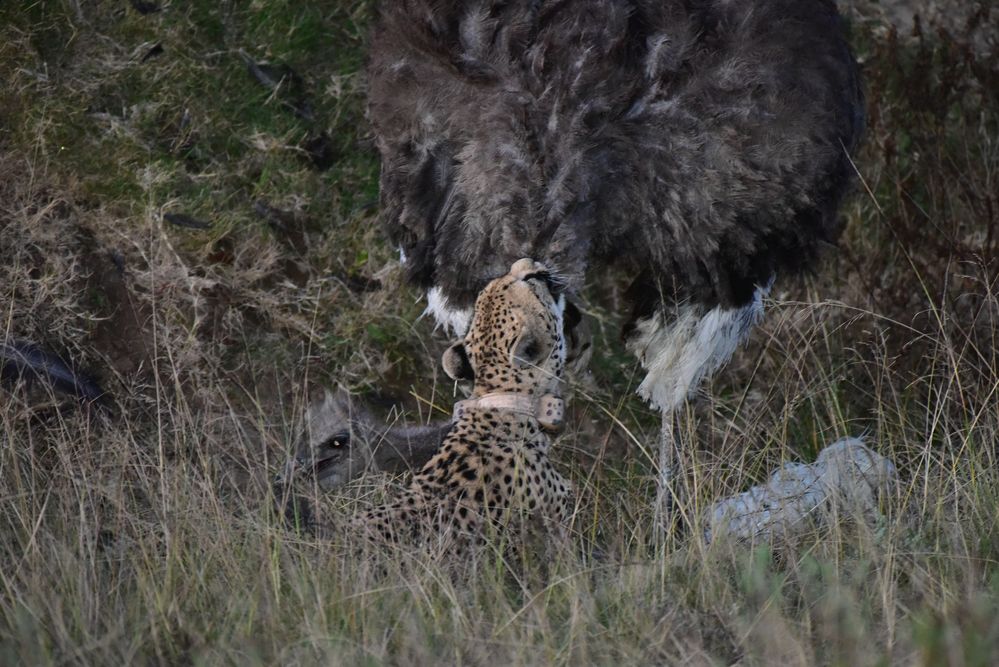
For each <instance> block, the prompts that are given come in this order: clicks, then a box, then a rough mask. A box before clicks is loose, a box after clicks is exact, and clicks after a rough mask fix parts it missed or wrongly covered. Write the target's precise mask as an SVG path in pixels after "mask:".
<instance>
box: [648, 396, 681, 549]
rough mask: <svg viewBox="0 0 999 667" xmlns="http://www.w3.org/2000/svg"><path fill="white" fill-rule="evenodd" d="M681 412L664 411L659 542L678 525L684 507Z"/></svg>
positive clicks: (658, 497)
mask: <svg viewBox="0 0 999 667" xmlns="http://www.w3.org/2000/svg"><path fill="white" fill-rule="evenodd" d="M678 412H679V409H678V408H673V409H665V410H663V411H662V425H661V426H660V430H659V452H658V458H659V460H658V461H657V467H658V469H659V470H658V476H657V479H656V482H657V488H656V506H655V526H656V533H657V541H660V542H661V541H662V540H664V539H665V538H666V537H668V536H669V534H670V533H671V529H672V528H673V527H674V526H676V524H677V521H676V511H677V509H678V507H679V504H680V503H679V499H680V497H681V489H680V484H682V483H683V475H682V470H681V464H680V462H681V452H680V447H681V439H680V429H679V426H678V419H677V413H678Z"/></svg>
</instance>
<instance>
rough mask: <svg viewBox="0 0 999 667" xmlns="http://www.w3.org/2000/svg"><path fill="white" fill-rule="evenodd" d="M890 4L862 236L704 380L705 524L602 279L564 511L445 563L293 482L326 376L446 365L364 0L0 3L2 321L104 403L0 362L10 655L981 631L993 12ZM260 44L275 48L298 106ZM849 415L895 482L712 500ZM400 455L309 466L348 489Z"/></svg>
mask: <svg viewBox="0 0 999 667" xmlns="http://www.w3.org/2000/svg"><path fill="white" fill-rule="evenodd" d="M15 4H17V3H15ZM868 4H869V3H867V4H865V3H860V2H858V3H852V4H851V5H850V6H851V7H856V9H855V10H854V12H853V14H852V15H851V16H852V17H853V31H854V42H855V45H856V47H857V50H858V53H859V55H860V56H861V58H862V60H863V63H864V69H865V74H866V79H867V82H868V83H867V88H868V98H869V109H870V128H869V132H868V138H867V143H866V147H865V149H864V153H863V155H861V156H860V159H859V160H858V165H857V166H858V172H859V174H860V177H861V182H860V184H859V186H858V194H857V196H856V197H855V198H854V199H853V200H852V202H851V204H850V205H849V207H848V209H847V210H846V211H845V215H846V217H847V227H846V234H845V237H844V239H843V243H842V247H841V249H840V250H839V251H834V252H830V254H829V260H828V261H827V262H826V265H825V266H823V267H822V268H821V269H820V270H819V271H818V272H817V274H816V275H815V276H813V277H810V278H809V279H806V280H802V281H799V282H785V283H782V284H779V285H778V289H777V290H776V291H775V292H774V295H773V299H772V301H771V303H770V304H769V316H768V318H767V320H766V322H765V324H764V327H763V329H762V330H761V331H760V332H758V333H757V335H756V337H755V338H754V341H753V343H752V345H751V346H750V347H749V348H748V349H747V350H745V351H744V352H743V353H742V354H741V355H740V356H739V358H738V359H737V360H736V361H735V362H734V363H733V364H732V365H731V366H730V368H729V369H728V370H727V371H726V372H725V373H722V374H720V376H719V377H718V379H717V380H716V382H715V384H714V386H713V387H711V388H710V391H706V392H705V395H704V397H703V398H702V399H701V400H699V401H697V402H695V403H694V404H693V405H692V406H691V408H690V418H689V419H686V420H684V425H685V427H686V430H685V433H684V437H685V441H686V445H687V450H686V451H687V452H688V454H687V456H688V461H687V463H688V469H689V470H690V471H691V472H690V475H689V476H688V478H687V480H686V481H687V483H688V484H689V486H690V489H689V491H690V493H689V495H688V497H689V498H691V502H690V504H689V507H685V508H684V510H685V511H686V512H687V513H688V515H689V517H690V518H691V521H692V524H693V525H692V530H691V531H690V532H689V533H688V534H687V536H686V537H684V536H680V535H673V536H670V537H668V538H666V539H665V540H660V539H658V538H657V537H656V536H655V534H654V531H653V530H652V511H653V507H652V498H653V497H654V493H655V490H654V488H653V475H652V470H653V467H652V462H651V458H650V455H649V451H650V445H651V444H652V443H654V442H655V437H656V425H655V419H654V416H653V415H650V414H649V412H648V410H647V409H646V408H645V407H644V406H642V405H641V404H640V402H639V401H637V400H636V399H635V398H634V397H633V394H632V390H633V389H634V385H635V377H636V371H635V364H634V362H633V361H632V360H630V359H628V358H627V357H626V356H624V355H623V353H622V352H621V350H619V349H618V348H617V347H615V345H616V342H615V340H616V329H617V321H616V318H615V315H614V312H615V311H614V308H613V307H612V306H613V301H614V296H615V293H616V291H617V290H618V289H620V286H619V285H617V284H616V283H615V282H614V281H610V282H607V281H604V282H602V283H601V284H594V285H593V286H592V288H591V294H590V297H591V303H590V310H591V313H592V316H593V319H594V329H595V331H596V333H597V338H598V341H603V342H604V345H602V346H600V348H599V352H598V355H597V358H596V359H595V361H594V366H593V368H594V371H593V378H592V381H589V382H587V383H586V384H585V385H581V386H580V387H579V388H578V389H579V391H578V392H577V399H576V401H575V405H574V408H573V413H574V414H573V427H572V428H570V429H569V432H568V433H567V434H566V436H565V437H564V438H563V439H562V440H561V441H560V443H559V445H557V449H559V450H560V451H561V457H562V461H561V463H562V466H563V467H564V468H565V469H567V471H568V472H569V474H570V476H571V477H572V479H573V481H574V483H575V484H576V486H577V488H578V489H579V490H580V493H579V496H580V501H579V507H578V510H577V514H576V518H575V521H574V524H573V530H574V533H575V534H576V540H575V542H574V545H573V549H571V550H569V551H567V552H565V553H560V554H558V555H557V556H555V557H554V558H552V559H550V560H544V559H541V558H538V557H537V554H533V553H532V552H531V551H530V550H525V551H523V552H512V551H510V550H509V549H506V548H504V545H500V544H497V545H495V547H494V548H491V549H489V550H487V551H486V552H485V553H483V554H480V555H479V556H477V557H476V558H475V559H472V560H471V562H467V563H459V564H455V563H450V562H447V561H446V560H444V561H441V560H434V559H431V558H429V557H426V556H423V555H419V554H415V555H414V554H411V553H396V552H392V551H391V550H388V551H386V552H379V553H359V552H358V551H357V549H356V545H353V544H351V543H350V541H349V540H347V539H344V540H342V541H341V540H337V541H333V542H321V541H317V540H314V539H312V538H309V537H307V536H302V535H297V534H294V533H293V532H291V531H289V530H287V529H286V527H285V526H284V524H283V521H282V517H280V516H278V514H277V512H276V511H275V510H274V506H275V504H274V498H273V495H272V490H271V485H270V479H271V476H272V475H273V474H274V473H275V472H276V471H277V470H278V468H279V467H280V465H281V464H282V463H283V461H284V456H285V454H286V452H287V451H288V448H289V447H290V443H291V441H292V439H293V438H294V436H295V434H296V432H297V430H298V428H299V423H298V421H299V419H300V416H301V414H302V408H303V404H304V402H305V397H306V395H307V394H308V392H309V390H310V389H312V388H314V387H316V386H329V385H332V384H336V383H340V384H343V385H345V386H347V387H349V388H351V389H352V390H354V391H356V392H359V393H363V394H366V396H367V398H368V400H369V401H370V402H372V403H374V404H376V405H377V406H380V407H383V408H385V407H386V406H392V410H391V412H390V416H393V417H395V418H406V419H412V420H419V419H422V420H425V419H428V418H430V417H431V416H434V415H433V410H434V409H433V408H430V407H428V406H430V405H438V406H441V407H443V408H445V409H447V408H449V407H450V402H451V388H450V387H448V386H445V385H444V383H438V382H436V379H435V378H436V375H435V373H436V370H435V368H436V359H437V358H438V356H439V353H440V350H441V349H442V347H443V345H444V344H445V343H446V341H444V340H443V338H441V337H440V336H439V334H436V333H434V332H433V331H431V328H430V325H429V324H428V323H427V322H425V321H418V320H417V315H418V314H419V312H420V310H421V304H420V303H418V302H417V295H416V294H413V293H411V292H409V291H407V290H406V289H404V288H402V287H401V283H400V278H399V276H398V274H397V272H396V270H395V269H394V268H393V266H394V265H393V263H392V262H393V260H392V258H391V252H390V249H388V248H385V247H384V246H383V245H382V243H381V240H380V236H379V235H378V234H377V232H376V231H375V230H374V229H373V224H372V223H373V220H374V214H375V211H374V210H373V208H372V206H371V202H372V201H373V200H374V198H375V196H376V189H377V162H376V160H375V157H374V153H373V150H372V147H371V146H370V145H369V143H368V141H367V138H366V134H365V129H364V124H363V118H362V113H361V109H362V108H363V104H362V100H363V87H364V86H363V81H362V80H361V79H360V77H359V75H358V71H359V67H360V64H361V62H362V57H363V56H362V54H363V41H364V37H363V36H364V29H365V25H366V21H367V18H368V16H369V13H370V7H369V5H368V3H367V2H364V1H363V0H356V1H353V2H337V3H292V2H279V1H277V0H272V1H269V2H257V3H250V5H247V6H245V7H244V6H242V5H239V6H236V5H238V3H236V4H233V3H215V2H208V1H207V0H205V1H204V2H201V1H200V0H199V1H197V2H190V3H176V2H174V3H165V2H164V3H157V2H150V3H131V4H128V3H118V4H114V3H97V4H96V5H94V6H90V4H88V3H78V2H62V3H35V4H27V5H17V6H16V7H15V6H13V5H11V6H6V5H5V6H4V7H3V8H2V9H0V72H2V74H3V77H2V78H3V79H4V82H5V89H4V93H3V98H2V100H0V257H3V259H4V261H3V262H2V263H0V315H2V318H0V330H2V333H0V337H2V340H18V341H31V342H32V343H34V344H36V345H38V346H40V347H42V348H44V349H45V350H47V351H49V352H51V353H53V354H56V355H58V356H59V357H60V358H62V359H63V360H66V361H70V362H72V365H73V366H74V367H76V368H78V369H81V370H85V371H86V372H88V373H90V374H92V375H94V376H95V378H96V380H97V381H98V382H99V383H100V384H101V385H102V386H103V387H104V388H105V389H106V390H107V391H108V393H109V398H108V407H109V408H110V409H100V408H97V407H87V406H86V405H83V406H81V404H80V402H79V401H78V400H76V399H75V398H73V397H70V396H67V395H65V394H62V393H58V392H53V391H51V390H50V389H48V388H47V387H46V385H45V384H43V383H40V382H37V381H36V382H33V383H26V382H23V381H22V382H16V383H13V384H11V383H9V382H8V383H6V384H4V385H2V386H0V497H2V499H3V503H2V504H0V558H2V562H3V563H4V566H3V567H2V568H0V662H3V663H4V664H49V663H59V664H63V663H81V664H126V663H136V664H146V663H156V664H187V663H199V664H205V663H208V664H214V663H233V662H238V663H240V664H258V663H259V664H298V663H316V662H322V663H326V664H349V665H353V664H382V663H389V664H427V663H430V662H431V661H435V662H439V663H444V664H546V665H547V664H581V663H594V664H609V663H617V664H641V665H646V664H675V663H690V664H732V663H736V662H738V663H740V664H761V665H762V664H815V663H824V664H825V663H828V664H847V663H848V664H852V665H866V664H885V663H890V664H911V663H915V664H927V665H930V664H932V665H936V664H954V665H989V664H992V662H993V661H994V656H995V655H997V654H999V624H997V623H996V618H997V614H999V595H997V582H999V567H997V562H999V531H997V528H999V526H997V519H996V506H997V502H999V479H997V472H996V471H997V470H999V467H997V460H996V458H997V443H999V358H997V350H999V344H997V340H996V330H997V324H999V322H997V320H999V253H997V249H999V231H997V230H996V227H997V224H999V222H997V218H996V216H997V215H999V201H997V199H996V193H997V192H999V184H997V182H996V178H997V174H999V150H997V139H996V137H999V100H997V98H996V95H997V93H996V91H999V85H997V80H999V62H997V57H999V56H997V50H996V44H995V35H996V34H999V30H997V29H999V13H997V12H996V11H995V10H992V11H989V9H988V4H987V3H971V5H969V6H968V7H966V8H965V15H964V16H962V17H960V19H959V18H957V17H956V15H955V14H954V13H953V12H951V13H948V14H946V17H945V18H946V20H944V18H941V19H940V20H939V21H936V20H929V19H926V20H921V21H919V22H918V23H916V22H914V21H909V22H908V23H906V24H904V27H903V28H900V29H892V28H890V27H888V25H887V24H885V23H883V22H882V19H881V16H880V14H873V13H870V12H868V11H867V8H868ZM138 5H142V6H146V5H154V6H157V7H159V8H160V9H161V11H159V12H153V13H146V14H143V13H140V12H138V11H135V10H134V9H133V7H134V6H138ZM300 5H305V6H300ZM938 14H939V13H938ZM917 26H918V27H917ZM244 55H245V56H248V57H249V58H250V59H251V60H253V61H254V62H263V63H271V64H273V63H278V64H283V65H285V66H288V67H291V68H292V69H293V70H294V71H295V72H296V73H297V74H298V76H299V78H300V79H301V86H302V87H303V88H302V91H304V92H302V91H299V92H297V93H296V95H304V96H305V98H306V99H307V101H308V103H309V104H310V107H311V114H302V113H300V112H296V110H295V109H296V105H299V106H300V105H301V99H299V98H294V99H292V98H287V97H282V95H285V94H286V93H284V92H282V91H281V90H280V88H278V89H277V90H274V89H267V88H265V87H263V86H261V85H260V84H259V83H258V82H257V81H255V80H254V78H253V76H252V75H251V73H249V72H248V71H247V64H246V60H245V57H244ZM289 100H291V101H289ZM303 116H311V118H310V117H303ZM323 137H325V138H323ZM324 146H325V148H323V147H324ZM310 147H311V150H312V152H310ZM317 147H318V148H317ZM319 149H322V150H319ZM317 150H319V152H321V153H324V155H325V157H324V158H323V159H322V160H318V159H314V156H313V153H315V152H316V151H317ZM327 158H328V159H327ZM330 161H331V162H330ZM164 213H179V214H183V215H186V216H189V217H190V218H192V219H194V220H196V221H200V222H204V223H207V224H209V225H210V226H209V227H208V228H207V229H202V228H192V227H183V226H178V225H175V224H172V223H170V222H169V221H167V220H166V219H165V217H164V215H163V214H164ZM414 322H415V323H414ZM436 416H440V413H439V411H438V413H437V415H436ZM860 433H866V434H868V442H869V444H870V445H871V446H872V447H873V448H875V449H876V450H877V451H878V452H880V453H881V454H884V455H886V456H889V457H891V458H892V459H893V460H894V461H895V462H896V464H897V465H898V467H899V471H900V474H901V477H902V484H901V487H900V489H899V493H898V497H897V498H894V499H892V500H891V501H890V502H886V503H885V506H884V507H883V512H882V516H881V517H879V518H877V519H876V520H874V521H852V520H850V517H844V520H843V521H842V522H841V523H839V524H837V525H836V527H834V528H824V529H815V530H813V531H811V532H809V533H807V534H806V535H805V536H804V537H803V538H801V539H799V540H797V541H796V542H795V543H793V544H779V545H755V546H754V545H734V544H723V543H716V544H713V545H710V546H706V545H704V544H703V543H702V542H701V541H700V540H698V539H697V538H696V535H697V533H698V530H697V529H698V527H699V526H698V524H697V520H696V516H697V511H698V510H699V509H701V508H702V507H704V506H706V505H707V504H708V503H709V502H711V501H712V500H713V499H716V498H718V497H720V496H722V495H724V494H727V493H731V492H733V491H739V490H743V489H745V488H747V487H748V486H750V485H752V484H753V483H757V482H759V481H761V480H762V479H764V478H765V477H766V475H767V474H768V473H769V471H770V470H771V469H773V468H774V467H775V466H776V465H779V464H780V463H781V462H783V461H787V460H803V461H807V460H811V458H813V457H814V455H815V454H816V453H817V451H818V450H819V449H820V448H821V447H822V446H823V445H825V444H827V443H828V442H831V441H832V440H834V439H836V438H837V437H840V436H844V435H856V434H860ZM393 483H394V481H393V480H384V479H381V478H377V477H372V478H369V479H366V480H364V481H363V482H361V483H358V484H356V485H354V486H352V487H351V488H350V489H348V490H347V491H345V492H344V493H342V494H337V495H335V496H324V495H323V494H321V493H320V492H319V491H318V489H311V490H304V491H303V492H304V493H305V494H306V495H308V496H310V497H311V499H312V500H313V501H314V502H316V503H318V504H319V506H320V509H321V511H322V512H323V513H324V515H325V516H326V517H328V518H331V519H333V520H335V519H336V517H337V516H341V515H344V514H346V513H349V512H353V511H355V509H356V508H357V507H358V506H367V505H369V504H371V503H374V502H377V500H378V499H379V498H380V497H381V496H382V495H383V494H384V493H385V492H386V490H387V487H388V486H389V485H391V484H393Z"/></svg>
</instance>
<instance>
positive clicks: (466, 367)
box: [441, 340, 475, 380]
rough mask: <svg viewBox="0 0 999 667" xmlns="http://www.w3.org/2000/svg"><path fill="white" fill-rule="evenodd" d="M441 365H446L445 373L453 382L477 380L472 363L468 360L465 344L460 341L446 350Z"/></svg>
mask: <svg viewBox="0 0 999 667" xmlns="http://www.w3.org/2000/svg"><path fill="white" fill-rule="evenodd" d="M441 363H442V364H444V372H445V373H447V376H448V377H449V378H451V379H452V380H474V379H475V371H474V370H472V362H470V361H469V360H468V352H466V351H465V344H464V343H463V342H462V341H460V340H459V341H458V342H457V343H455V344H454V345H452V346H451V347H449V348H448V349H446V350H444V356H443V357H442V358H441Z"/></svg>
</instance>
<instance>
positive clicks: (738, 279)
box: [368, 0, 863, 474]
mask: <svg viewBox="0 0 999 667" xmlns="http://www.w3.org/2000/svg"><path fill="white" fill-rule="evenodd" d="M368 76H369V86H370V89H369V107H368V115H369V118H370V120H371V124H372V127H373V130H374V135H375V139H376V142H377V146H378V149H379V151H380V152H381V156H382V170H381V208H382V220H383V224H384V227H385V230H386V232H387V234H388V236H389V238H390V240H391V241H392V242H394V243H395V244H397V245H398V246H399V248H400V253H401V256H402V257H403V262H404V265H405V267H406V270H407V275H408V279H409V280H410V281H411V282H412V283H414V284H415V285H417V286H419V287H421V288H423V289H425V290H426V292H427V301H428V308H427V310H428V312H430V313H432V314H433V315H434V317H435V318H436V319H437V321H438V322H439V323H440V324H442V325H443V326H444V327H445V328H446V329H448V330H450V331H451V332H453V333H454V334H457V335H462V334H464V332H465V329H466V328H467V326H468V321H469V318H470V315H471V308H472V304H473V302H474V300H475V297H476V295H477V294H478V292H479V291H480V290H481V289H482V288H483V287H484V286H485V285H486V283H487V282H489V281H490V280H491V279H493V278H495V277H497V276H499V275H502V274H503V273H504V272H505V271H506V269H507V267H509V266H510V264H511V263H512V262H513V261H515V260H517V259H518V258H521V257H530V258H532V259H534V260H537V261H539V262H542V263H543V264H545V265H546V266H547V267H550V268H551V269H552V270H553V272H554V273H556V274H557V275H558V276H559V277H560V279H561V280H563V281H564V282H565V285H566V287H567V291H568V294H569V296H570V297H571V296H572V295H573V294H575V293H578V291H579V290H580V289H581V288H582V287H583V283H584V279H585V277H586V275H587V273H588V272H590V271H593V270H595V269H598V268H599V267H602V266H615V267H618V268H620V269H621V270H623V271H626V272H629V273H630V275H631V279H632V283H631V287H630V288H629V289H628V292H627V296H628V298H629V300H630V302H631V303H630V308H631V310H632V312H631V318H630V321H629V323H628V324H627V326H626V327H625V332H624V333H625V335H626V340H627V341H628V345H629V347H630V349H632V350H633V351H634V352H635V353H636V355H637V356H638V358H639V360H640V361H641V362H642V364H643V366H644V367H645V368H646V370H647V376H646V378H645V380H644V381H643V382H642V384H641V386H640V388H639V393H640V394H641V395H642V396H643V397H645V398H646V399H648V400H649V401H650V402H651V403H652V404H654V405H655V406H656V407H658V408H659V409H661V410H662V411H663V413H664V429H663V434H664V438H663V447H662V455H663V458H662V460H661V462H660V465H661V467H662V469H663V471H664V473H663V474H666V472H667V471H668V470H669V467H670V462H669V458H670V457H669V452H670V447H671V443H670V437H669V434H670V429H669V428H668V426H667V425H668V424H669V423H671V421H672V418H671V412H672V411H673V410H674V408H676V406H677V405H679V404H680V403H681V402H682V401H683V400H684V399H685V398H686V397H687V395H688V393H689V392H690V391H691V390H692V389H693V388H695V387H696V386H697V384H698V382H699V380H700V379H702V378H703V377H704V376H706V375H708V374H710V373H711V372H712V371H714V370H716V369H717V368H718V367H719V366H720V365H721V364H723V363H725V361H727V359H728V358H729V357H730V356H731V354H732V352H733V351H734V350H735V348H736V347H737V346H738V344H739V342H740V341H741V340H742V339H743V338H744V337H745V335H746V334H747V333H748V331H749V330H750V329H751V328H752V325H753V323H754V322H755V321H756V320H757V319H758V317H759V316H760V314H761V312H762V303H761V299H762V296H763V295H764V294H765V291H766V289H767V288H768V287H769V285H770V284H771V283H772V281H773V280H774V278H775V276H777V275H779V274H780V275H786V274H793V273H796V272H800V271H802V270H806V269H809V268H811V267H813V265H814V263H815V260H816V256H817V253H818V252H819V250H820V249H821V248H822V246H824V245H827V244H830V243H833V242H834V241H835V240H836V238H837V236H838V232H839V228H840V225H839V223H838V218H837V209H838V206H839V204H840V202H841V200H842V198H843V196H844V194H845V193H846V191H847V189H848V186H849V182H850V176H851V173H852V164H851V162H850V158H849V153H850V152H851V151H852V150H853V149H854V148H855V147H856V145H857V142H858V139H859V135H860V133H861V130H862V126H863V99H862V93H861V89H860V85H859V80H858V71H857V65H856V62H855V60H854V58H853V56H852V54H851V52H850V50H849V48H848V46H847V43H846V41H845V36H844V28H843V25H842V21H841V19H840V17H839V15H838V13H837V11H836V7H835V5H834V3H833V2H831V1H829V0H655V1H643V0H561V1H559V0H551V1H547V0H510V1H507V2H499V1H495V0H494V1H492V2H490V1H479V0H396V1H394V2H384V3H382V5H381V8H380V12H379V15H378V18H377V22H376V27H375V29H374V32H373V34H372V39H371V51H370V61H369V67H368ZM571 319H572V318H571V317H569V316H568V315H567V327H569V326H570V324H571ZM567 338H569V339H570V340H571V339H572V333H571V332H567Z"/></svg>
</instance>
